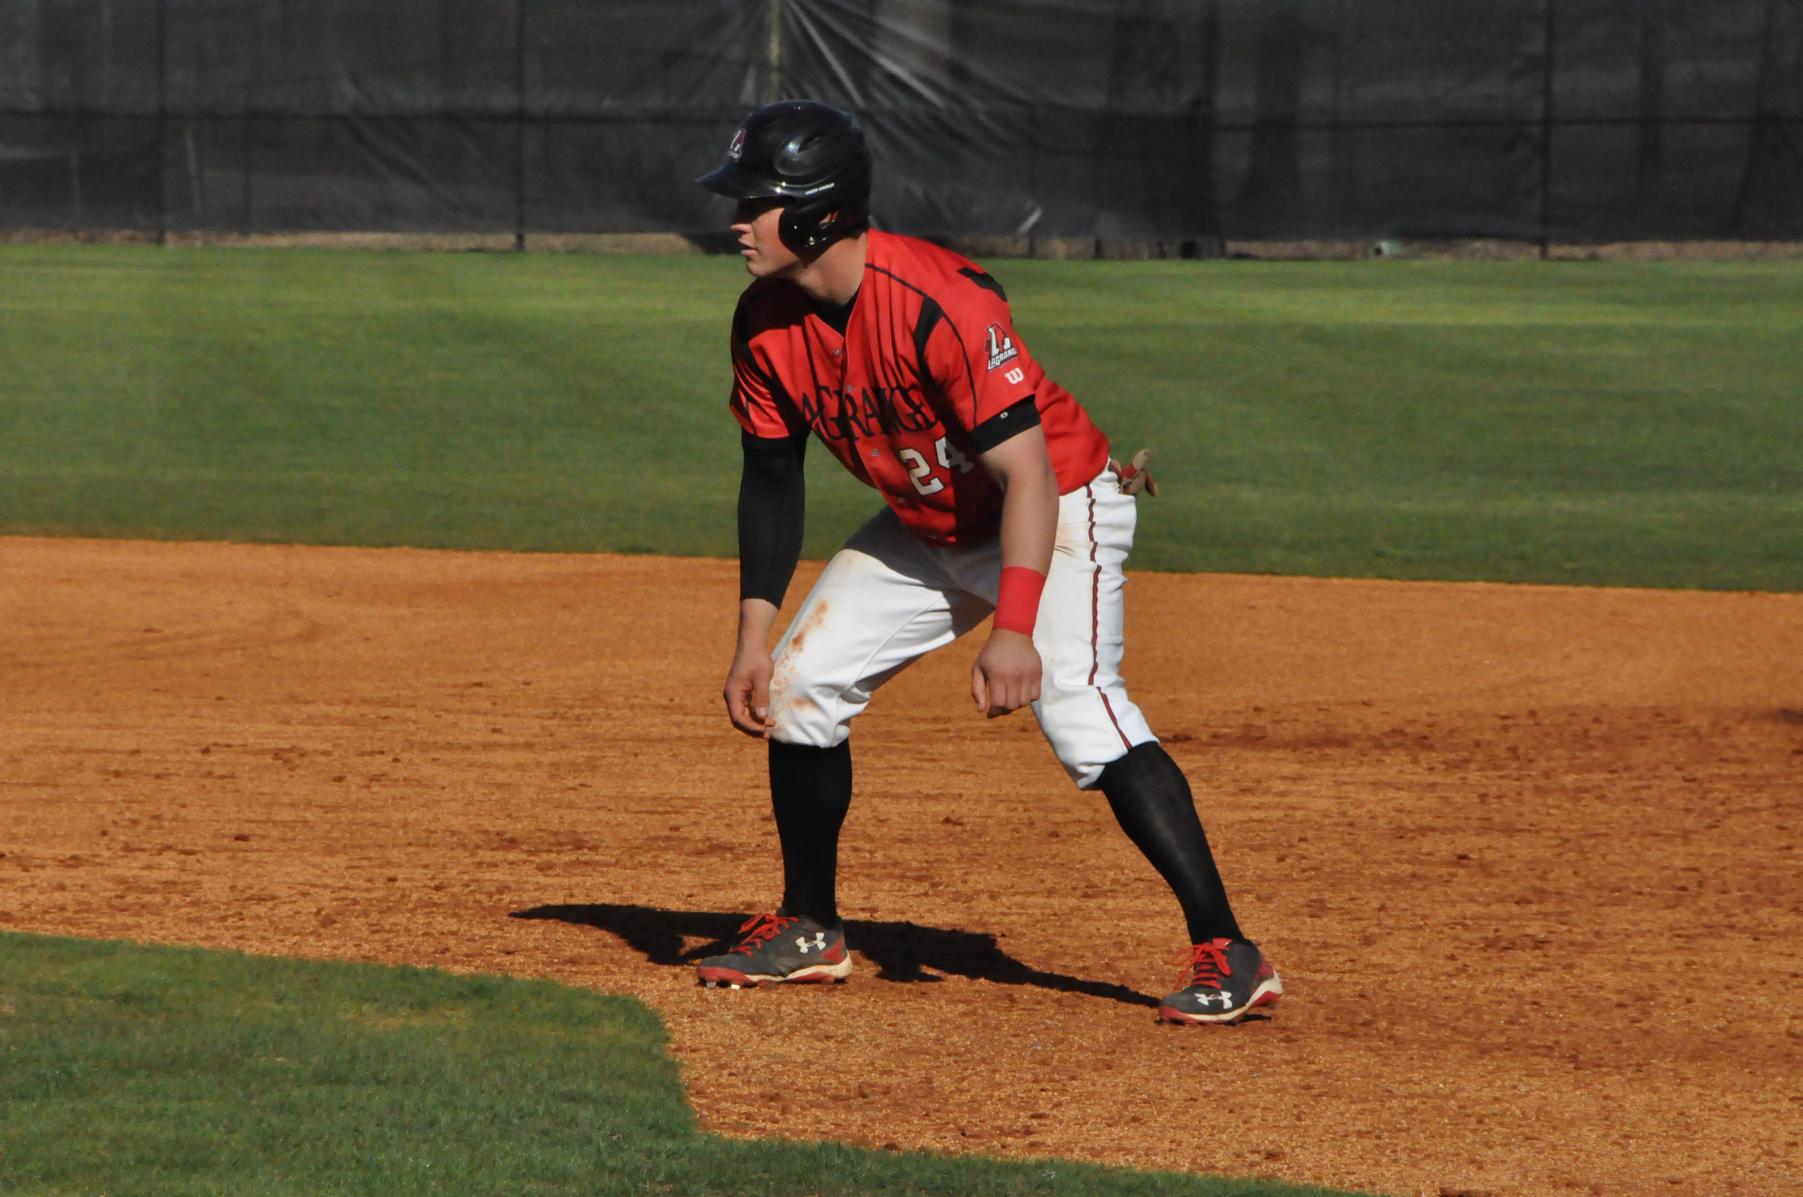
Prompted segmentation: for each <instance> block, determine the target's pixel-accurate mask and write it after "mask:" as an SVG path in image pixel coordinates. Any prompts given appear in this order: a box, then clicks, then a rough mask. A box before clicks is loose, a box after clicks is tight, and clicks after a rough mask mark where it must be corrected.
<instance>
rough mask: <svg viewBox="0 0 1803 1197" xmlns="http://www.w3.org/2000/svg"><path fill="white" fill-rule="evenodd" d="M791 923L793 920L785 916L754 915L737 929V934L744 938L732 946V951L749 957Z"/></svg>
mask: <svg viewBox="0 0 1803 1197" xmlns="http://www.w3.org/2000/svg"><path fill="white" fill-rule="evenodd" d="M793 922H795V919H793V918H791V917H790V916H788V915H785V914H754V915H752V916H751V917H750V918H748V919H746V920H745V924H744V926H742V927H740V928H739V934H741V935H743V936H745V938H744V939H742V940H740V941H739V942H738V943H737V944H734V945H733V949H732V950H733V951H735V952H743V953H745V954H746V955H747V956H749V955H751V954H752V953H753V952H755V951H757V950H758V949H759V948H761V947H763V946H764V945H765V944H767V943H769V942H770V941H771V940H773V939H775V938H776V937H777V936H778V935H780V934H781V933H782V929H783V928H784V927H787V926H788V925H789V924H791V923H793Z"/></svg>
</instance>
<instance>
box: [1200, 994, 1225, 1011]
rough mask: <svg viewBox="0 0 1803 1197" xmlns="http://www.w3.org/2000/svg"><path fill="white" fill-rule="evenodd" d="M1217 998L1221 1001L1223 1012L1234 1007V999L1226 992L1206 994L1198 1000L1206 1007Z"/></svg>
mask: <svg viewBox="0 0 1803 1197" xmlns="http://www.w3.org/2000/svg"><path fill="white" fill-rule="evenodd" d="M1216 998H1220V999H1221V1009H1223V1010H1225V1009H1227V1008H1229V1007H1231V1006H1232V1005H1233V997H1232V996H1231V995H1230V994H1227V993H1225V992H1223V993H1205V994H1202V995H1201V996H1200V997H1198V998H1197V999H1196V1000H1197V1001H1199V1002H1201V1003H1202V1004H1203V1005H1204V1006H1206V1005H1208V1004H1209V1003H1210V1002H1212V1001H1214V1000H1215V999H1216Z"/></svg>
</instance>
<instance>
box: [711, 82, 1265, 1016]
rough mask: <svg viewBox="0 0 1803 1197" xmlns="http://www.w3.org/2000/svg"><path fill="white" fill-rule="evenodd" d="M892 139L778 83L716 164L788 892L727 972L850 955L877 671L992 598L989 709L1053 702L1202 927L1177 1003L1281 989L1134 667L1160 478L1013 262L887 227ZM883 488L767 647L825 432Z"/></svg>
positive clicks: (1097, 778)
mask: <svg viewBox="0 0 1803 1197" xmlns="http://www.w3.org/2000/svg"><path fill="white" fill-rule="evenodd" d="M870 179H871V155H870V152H869V150H868V148H867V145H866V142H865V138H864V134H863V132H862V131H861V130H860V129H859V128H858V126H857V124H856V122H855V121H854V120H853V118H852V117H851V116H850V115H848V114H846V113H844V112H841V111H839V110H837V109H835V108H832V107H829V106H828V105H825V104H820V103H816V102H812V101H805V100H804V101H785V102H780V103H775V104H769V105H766V106H764V107H762V108H759V109H757V110H756V111H755V112H753V113H752V114H751V115H750V116H749V117H747V118H746V120H745V123H744V125H743V126H742V127H741V128H740V129H739V130H738V132H737V133H735V134H734V135H733V139H732V143H731V146H730V147H729V148H728V150H727V153H726V161H725V162H724V163H723V164H722V165H720V166H719V167H718V168H717V169H715V170H713V171H711V172H709V173H708V174H706V175H704V176H702V177H701V178H700V179H699V180H697V181H698V182H699V183H700V184H701V185H702V186H704V187H707V188H709V189H710V190H712V191H715V192H717V193H719V194H721V195H724V196H727V197H728V198H730V199H733V200H735V201H737V204H738V206H737V209H736V212H735V214H734V218H733V222H732V231H733V233H734V234H735V235H736V236H737V237H738V242H739V251H740V254H741V256H742V257H743V259H744V262H745V269H746V271H747V273H749V274H750V275H751V278H752V281H751V284H750V285H749V286H748V287H747V288H746V289H745V292H744V294H743V295H742V296H741V298H740V300H739V304H738V309H737V311H736V312H735V313H734V314H733V322H732V372H733V383H732V399H731V407H732V413H733V415H734V416H735V417H737V419H738V422H739V425H740V427H741V429H742V433H741V443H742V446H743V453H744V465H743V473H742V475H741V481H740V486H739V515H738V522H739V557H740V588H739V595H740V598H739V627H738V647H737V651H736V652H735V654H734V657H733V662H732V667H731V670H730V671H729V672H728V674H727V678H726V687H725V698H726V708H727V714H728V715H729V716H730V718H731V720H732V723H733V726H734V727H736V728H738V729H739V730H740V731H742V732H744V733H746V734H747V735H750V736H756V737H759V738H762V739H764V740H767V741H768V743H769V757H770V761H769V765H770V797H771V804H772V807H773V808H774V812H775V817H776V829H777V835H778V838H779V840H780V841H781V844H782V856H783V898H782V904H781V905H780V906H778V907H777V908H776V910H775V911H774V912H772V913H768V914H760V915H757V916H756V917H754V918H752V919H751V920H750V921H748V922H747V923H746V924H745V925H744V926H743V927H742V928H741V929H740V930H741V935H742V938H741V939H740V941H739V942H738V943H737V944H736V945H735V946H734V947H733V948H732V949H731V950H730V951H728V952H726V953H725V954H724V955H720V956H714V957H710V958H708V959H705V960H702V961H701V962H700V963H699V966H698V973H699V978H700V980H701V981H702V982H703V983H705V984H706V985H708V986H710V987H713V986H718V985H728V986H731V987H732V988H735V989H736V988H739V987H741V986H753V985H758V984H761V983H765V982H810V981H811V982H819V981H829V980H838V979H840V978H843V977H845V976H846V975H848V974H849V973H850V972H851V969H852V961H851V957H850V956H849V955H848V954H847V950H846V942H845V932H844V928H843V926H842V924H841V922H840V918H839V910H838V905H837V900H836V896H835V890H834V886H835V873H836V867H837V859H838V843H839V829H840V826H841V824H842V823H843V822H844V819H845V813H846V810H847V808H848V807H849V805H850V802H851V792H852V765H851V742H850V739H849V735H850V731H851V722H852V720H853V718H854V717H856V716H857V714H858V713H859V712H860V711H862V710H863V709H864V707H865V706H866V705H867V704H868V703H869V702H870V699H871V695H872V694H874V693H875V691H876V689H877V687H879V686H881V685H882V684H883V683H884V682H885V681H887V680H888V679H890V678H892V677H894V676H895V675H896V674H897V673H898V672H900V671H901V670H902V669H903V668H905V667H906V666H907V665H908V664H909V663H910V662H911V661H913V660H915V659H916V658H918V657H920V656H921V655H923V654H925V653H927V652H930V651H932V650H933V649H935V648H939V647H940V646H942V645H946V644H950V643H951V642H952V641H953V640H955V639H957V638H958V637H959V636H961V635H963V634H964V633H965V632H968V631H970V630H972V629H973V628H975V627H977V626H978V625H979V624H981V623H982V621H983V620H984V619H985V618H986V617H988V616H989V615H991V613H993V615H994V623H993V628H992V630H991V631H990V633H989V638H988V640H987V641H986V642H985V643H984V645H983V648H982V651H981V652H979V653H978V654H977V658H976V662H975V664H974V665H973V666H972V668H971V677H970V692H971V697H972V699H973V700H974V701H975V703H976V706H977V708H978V709H979V710H980V711H982V712H984V713H985V714H987V715H989V716H990V717H996V716H1001V715H1006V714H1008V713H1009V712H1011V711H1015V710H1017V709H1019V708H1021V707H1031V708H1032V710H1033V714H1034V716H1035V717H1036V718H1037V719H1038V721H1039V727H1040V730H1041V731H1042V732H1043V733H1044V734H1045V737H1046V739H1047V741H1049V742H1050V744H1051V746H1052V750H1053V751H1054V752H1055V753H1057V755H1058V759H1059V761H1061V762H1062V763H1063V765H1064V767H1065V769H1066V771H1067V772H1068V773H1069V774H1070V776H1071V778H1072V780H1073V781H1075V782H1076V784H1077V785H1078V786H1079V787H1081V788H1083V789H1086V790H1100V791H1101V792H1102V794H1103V795H1104V796H1106V797H1107V799H1108V803H1109V806H1110V807H1111V808H1112V809H1113V811H1114V814H1115V817H1116V818H1117V820H1118V821H1119V822H1120V825H1121V827H1122V829H1123V830H1125V832H1126V833H1127V835H1128V836H1129V837H1130V838H1131V839H1132V841H1133V842H1134V844H1136V845H1137V846H1138V847H1139V849H1140V850H1141V851H1142V852H1144V853H1145V855H1146V857H1147V859H1148V860H1150V861H1151V863H1152V865H1153V866H1154V867H1155V868H1156V869H1157V870H1158V872H1159V873H1160V874H1161V875H1162V876H1163V877H1164V878H1165V880H1166V881H1167V882H1169V883H1170V885H1171V887H1172V889H1173V890H1174V891H1175V894H1176V897H1177V900H1178V902H1179V904H1180V905H1181V906H1182V908H1183V914H1184V918H1185V919H1186V920H1187V922H1188V925H1189V938H1190V943H1191V945H1192V946H1191V947H1190V948H1189V949H1188V950H1187V951H1186V952H1185V953H1184V954H1183V961H1184V967H1183V975H1182V977H1181V981H1180V988H1179V989H1178V990H1177V991H1176V992H1175V993H1172V994H1171V995H1169V996H1168V997H1166V998H1165V999H1164V1000H1163V1002H1162V1003H1160V1006H1159V1017H1160V1018H1161V1019H1163V1020H1165V1021H1170V1022H1179V1023H1216V1022H1234V1021H1237V1020H1238V1019H1240V1018H1242V1017H1243V1016H1244V1015H1245V1014H1246V1013H1247V1011H1249V1010H1252V1009H1254V1008H1257V1007H1261V1006H1269V1005H1271V1004H1273V1003H1275V1002H1276V1001H1277V999H1278V998H1279V996H1280V995H1281V994H1282V993H1283V986H1282V983H1281V982H1280V981H1279V980H1278V977H1277V973H1276V971H1275V970H1274V969H1273V968H1272V967H1271V965H1270V963H1269V962H1268V961H1267V960H1266V959H1265V957H1264V955H1263V954H1262V953H1261V952H1260V951H1259V950H1258V948H1257V947H1256V946H1255V945H1253V944H1252V943H1250V942H1248V941H1247V939H1246V938H1245V936H1244V935H1243V934H1242V933H1241V930H1240V927H1239V924H1238V923H1237V922H1236V921H1235V920H1234V916H1233V911H1232V909H1231V907H1230V906H1229V904H1228V901H1227V894H1226V891H1225V889H1224V888H1223V886H1222V884H1221V878H1220V875H1219V873H1218V872H1217V871H1216V869H1215V864H1214V859H1213V857H1212V855H1211V854H1210V852H1209V848H1208V842H1207V840H1206V838H1205V837H1204V835H1203V832H1202V825H1201V823H1200V821H1199V820H1198V819H1197V817H1196V810H1195V804H1194V802H1193V801H1192V799H1191V796H1190V789H1189V783H1188V782H1187V781H1186V780H1185V779H1184V776H1183V773H1182V771H1181V770H1179V769H1178V767H1177V765H1176V763H1175V762H1174V761H1172V759H1171V758H1170V756H1169V755H1168V754H1167V753H1166V752H1165V750H1164V749H1163V747H1161V746H1160V745H1159V743H1158V739H1157V737H1156V736H1155V735H1153V733H1152V729H1151V728H1150V727H1149V726H1148V725H1147V723H1146V720H1145V717H1144V716H1143V715H1142V714H1141V713H1140V711H1139V708H1138V707H1136V706H1135V705H1134V704H1133V700H1132V699H1131V698H1129V697H1128V695H1127V690H1126V687H1125V685H1124V683H1123V682H1122V680H1121V675H1120V668H1119V666H1120V662H1121V657H1122V653H1123V648H1124V646H1123V641H1122V628H1123V619H1122V613H1123V609H1122V599H1121V587H1122V586H1123V585H1124V584H1125V581H1126V579H1125V576H1124V575H1123V573H1122V568H1123V565H1124V563H1125V561H1126V558H1127V553H1128V551H1129V549H1130V548H1131V547H1132V544H1133V528H1134V519H1135V502H1136V498H1135V496H1136V494H1137V493H1138V492H1139V491H1140V490H1141V489H1142V488H1143V487H1144V486H1145V484H1146V482H1147V478H1146V476H1145V475H1144V474H1143V473H1140V472H1138V471H1137V470H1135V469H1133V468H1130V467H1129V468H1123V467H1121V466H1119V465H1117V463H1115V462H1114V461H1113V460H1111V459H1110V456H1109V447H1108V442H1107V440H1106V439H1105V438H1104V437H1103V436H1102V434H1101V432H1099V431H1098V430H1097V429H1096V426H1095V425H1094V424H1093V423H1092V422H1091V421H1090V418H1089V414H1088V413H1087V412H1086V411H1084V409H1083V407H1082V406H1081V405H1080V404H1079V403H1078V402H1077V400H1076V399H1075V398H1073V397H1072V396H1071V394H1070V393H1069V392H1068V391H1066V390H1064V389H1063V388H1061V387H1059V386H1058V385H1057V384H1056V383H1054V382H1053V381H1052V380H1051V379H1050V378H1048V377H1046V373H1045V371H1044V370H1043V369H1041V367H1040V364H1039V362H1037V361H1036V360H1035V359H1034V357H1033V355H1032V354H1031V352H1029V350H1028V348H1027V345H1026V343H1025V342H1024V341H1023V340H1022V339H1021V337H1020V335H1019V334H1018V333H1017V332H1016V331H1015V329H1014V323H1013V320H1012V318H1011V317H1010V315H1009V308H1008V298H1007V296H1006V295H1005V294H1004V293H1003V290H1002V286H1001V284H1000V283H998V282H996V280H995V279H994V278H992V277H991V276H990V275H989V274H987V273H986V272H985V271H983V270H982V269H981V268H979V267H977V266H975V265H973V264H972V263H971V262H970V261H968V260H967V259H965V258H963V257H960V256H959V255H957V254H954V253H951V252H949V251H947V250H944V249H940V248H938V247H936V246H934V245H931V244H929V243H927V242H925V241H921V240H917V239H915V238H912V237H904V236H898V235H896V234H893V233H888V232H884V231H881V230H877V229H873V228H871V227H870V226H869V221H868V212H869V200H870ZM810 436H812V437H814V438H817V439H818V440H819V441H820V443H821V444H822V445H823V446H824V447H825V449H826V451H827V452H829V453H831V454H832V455H833V456H835V457H837V458H838V459H839V461H840V462H841V464H843V465H844V466H845V468H846V469H848V470H850V471H851V472H852V474H853V475H855V476H856V477H857V478H858V479H859V480H861V481H863V482H865V483H867V484H868V485H870V486H871V487H872V488H874V489H875V490H876V491H877V492H878V493H879V494H881V495H882V497H883V499H884V502H885V506H884V508H883V509H882V510H881V511H879V512H878V513H877V514H876V515H875V516H874V517H873V518H872V519H871V520H870V521H869V522H868V523H866V524H865V525H864V526H863V527H862V528H860V529H858V531H857V532H855V533H854V534H853V535H852V537H851V539H850V540H849V541H847V542H846V544H845V547H844V548H843V549H842V550H840V552H839V553H838V554H837V555H835V556H834V557H833V559H832V561H831V562H830V563H829V564H828V565H827V567H826V570H825V572H824V573H822V575H821V577H820V580H819V582H818V583H816V584H815V586H814V589H813V590H812V592H810V593H809V594H808V596H807V598H806V599H805V600H804V601H803V602H802V604H801V607H800V609H799V610H798V611H797V612H796V614H795V617H794V619H793V620H791V622H790V623H789V626H788V628H787V630H786V632H785V633H784V635H783V637H782V640H781V642H780V643H779V644H778V645H777V647H776V651H775V653H774V654H772V653H771V651H770V649H769V647H768V646H769V643H770V633H771V631H772V628H773V625H774V622H775V619H776V614H777V611H778V609H779V608H780V607H781V606H782V602H783V598H784V595H785V593H786V592H787V589H788V586H789V582H790V579H791V577H792V575H793V573H794V569H795V564H796V561H797V559H798V557H799V555H800V550H801V540H802V520H803V490H804V483H803V474H802V456H803V453H804V451H805V449H806V446H807V442H808V439H809V437H810Z"/></svg>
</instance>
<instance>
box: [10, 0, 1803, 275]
mask: <svg viewBox="0 0 1803 1197" xmlns="http://www.w3.org/2000/svg"><path fill="white" fill-rule="evenodd" d="M778 95H782V96H796V95H810V96H814V97H817V98H820V99H824V100H827V101H829V102H832V103H837V104H840V105H842V106H844V107H848V108H851V109H853V110H854V111H856V112H857V113H858V114H859V116H860V117H861V119H862V120H863V121H864V122H865V124H866V126H867V127H868V128H869V130H870V133H871V136H872V140H873V141H874V143H875V144H876V146H877V149H878V153H879V175H878V182H877V197H876V209H877V212H878V214H879V217H880V218H881V219H882V220H883V222H884V223H885V224H887V225H888V226H890V227H893V228H899V229H906V230H910V231H916V232H923V233H931V234H945V235H966V236H969V235H981V234H991V235H994V234H1020V233H1028V234H1033V235H1037V236H1044V237H1078V238H1097V239H1103V240H1124V241H1163V242H1191V241H1209V240H1213V241H1216V242H1218V240H1219V239H1220V238H1223V237H1228V238H1263V237H1280V238H1292V237H1294V238H1314V237H1376V236H1385V235H1409V234H1416V235H1430V234H1445V235H1502V236H1520V237H1554V238H1558V239H1561V240H1565V239H1570V240H1600V239H1616V238H1667V237H1687V238H1688V237H1761V238H1765V237H1798V236H1803V203H1800V202H1799V199H1798V197H1799V195H1803V0H985V2H984V3H982V4H973V3H968V2H967V3H959V2H957V0H609V2H608V3H595V2H594V0H513V2H502V3H496V2H494V0H55V2H54V3H50V2H48V0H0V226H6V227H14V228H19V227H42V228H58V229H83V228H105V229H135V230H169V231H178V232H179V231H187V230H194V231H217V232H253V233H255V232H279V231H285V230H318V229H347V230H376V231H383V230H393V231H457V232H514V231H525V232H536V231H547V232H549V231H556V232H643V231H674V232H681V233H687V234H702V233H706V232H710V231H712V230H713V229H714V228H715V226H716V225H717V224H718V223H719V222H720V220H721V216H722V212H721V209H720V206H719V205H718V204H717V203H716V202H714V201H712V200H710V198H709V197H708V196H706V195H705V193H703V192H701V191H700V190H699V189H697V188H694V187H693V186H691V185H690V180H691V179H692V178H693V177H694V176H695V175H696V174H698V173H700V172H701V171H702V170H704V169H706V168H707V167H708V166H709V165H711V164H712V163H713V161H714V160H715V159H716V158H717V156H718V155H719V153H720V152H721V150H722V149H723V147H724V146H725V143H726V140H727V138H728V137H729V136H730V134H731V132H732V130H733V128H734V127H735V126H736V124H737V122H738V119H739V117H740V116H741V115H742V114H743V113H744V112H745V111H747V110H748V109H749V108H750V107H752V106H754V105H755V104H757V103H758V102H760V101H762V100H763V99H766V98H770V97H774V96H778Z"/></svg>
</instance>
